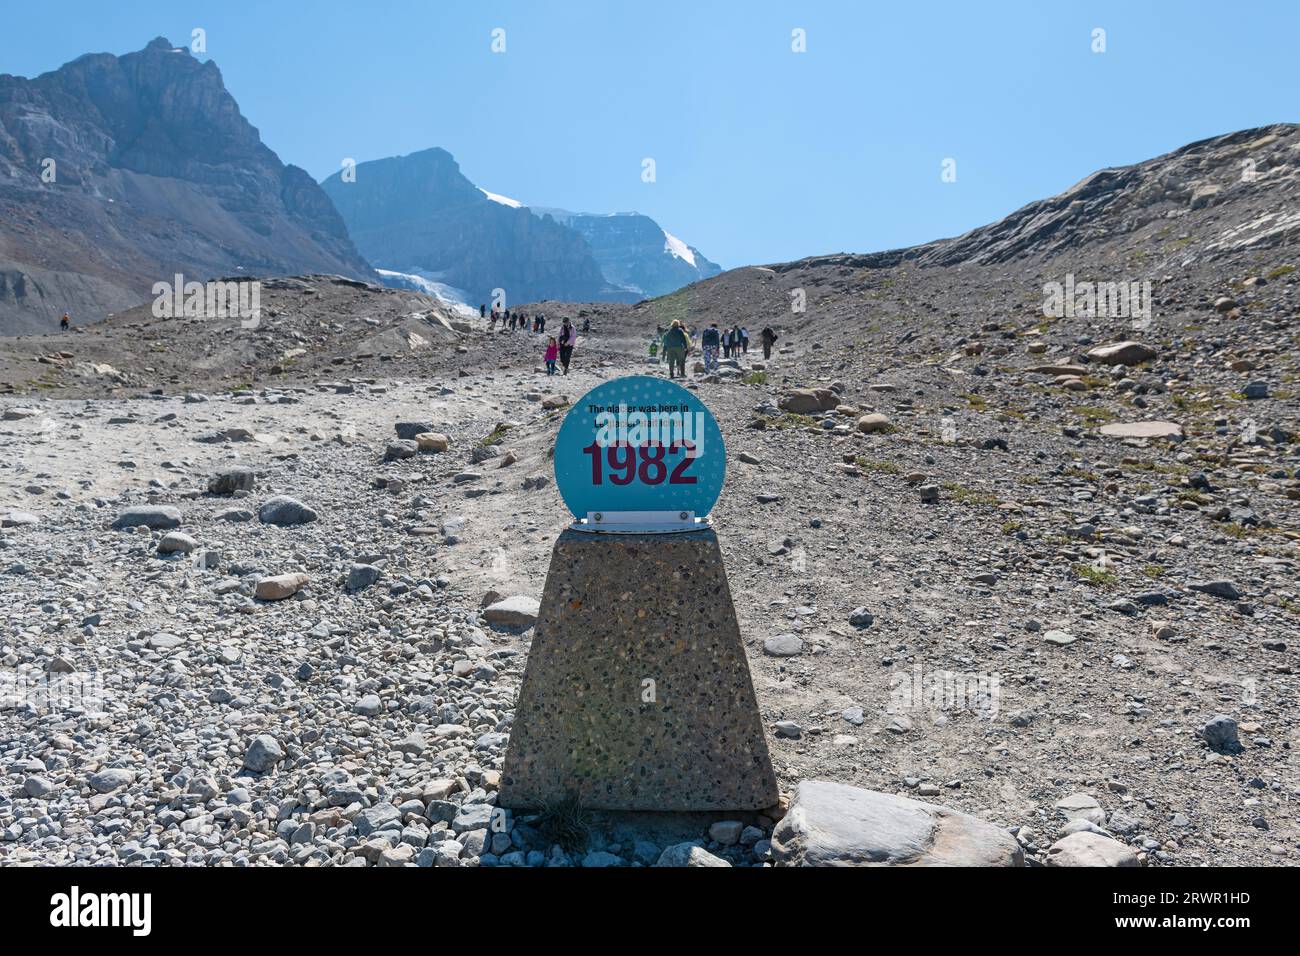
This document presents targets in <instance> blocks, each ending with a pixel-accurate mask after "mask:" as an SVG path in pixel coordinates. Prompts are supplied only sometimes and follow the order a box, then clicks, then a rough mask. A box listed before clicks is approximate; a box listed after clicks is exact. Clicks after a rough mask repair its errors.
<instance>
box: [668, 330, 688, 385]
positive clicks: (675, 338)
mask: <svg viewBox="0 0 1300 956" xmlns="http://www.w3.org/2000/svg"><path fill="white" fill-rule="evenodd" d="M690 345H691V340H690V337H689V336H688V335H687V334H686V330H685V329H684V328H682V324H681V323H680V322H678V321H677V320H676V319H673V324H672V325H671V326H669V328H668V331H667V332H666V333H665V334H664V356H665V357H666V358H667V359H668V377H669V378H672V377H673V369H681V372H682V378H685V377H686V350H687V349H688V348H690Z"/></svg>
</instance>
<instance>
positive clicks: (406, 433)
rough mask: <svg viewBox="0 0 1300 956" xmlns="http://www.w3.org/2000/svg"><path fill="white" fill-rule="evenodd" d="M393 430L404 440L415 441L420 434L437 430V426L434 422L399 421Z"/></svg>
mask: <svg viewBox="0 0 1300 956" xmlns="http://www.w3.org/2000/svg"><path fill="white" fill-rule="evenodd" d="M393 430H394V431H395V432H397V437H398V438H399V439H401V440H402V441H415V440H416V438H418V437H419V436H420V435H424V434H428V433H429V432H434V431H436V430H437V426H435V425H434V424H433V422H398V423H397V424H396V425H394V426H393Z"/></svg>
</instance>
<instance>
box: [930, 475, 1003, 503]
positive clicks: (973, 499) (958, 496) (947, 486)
mask: <svg viewBox="0 0 1300 956" xmlns="http://www.w3.org/2000/svg"><path fill="white" fill-rule="evenodd" d="M943 489H944V491H946V492H948V495H949V496H950V497H951V498H952V500H953V501H959V502H961V503H962V504H964V505H996V504H997V503H998V496H997V495H993V494H990V493H989V492H987V491H977V490H976V489H974V488H967V487H966V486H965V485H959V484H958V483H957V482H955V481H945V482H944V483H943Z"/></svg>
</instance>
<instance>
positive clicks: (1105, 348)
mask: <svg viewBox="0 0 1300 956" xmlns="http://www.w3.org/2000/svg"><path fill="white" fill-rule="evenodd" d="M1158 354H1159V353H1158V352H1157V351H1156V350H1155V349H1153V348H1152V347H1151V346H1149V345H1143V344H1142V343H1141V342H1132V341H1125V342H1115V343H1114V344H1112V345H1099V346H1097V347H1096V348H1094V349H1089V350H1088V358H1090V359H1092V360H1093V361H1094V362H1098V363H1100V364H1102V365H1141V364H1142V363H1143V362H1149V361H1150V360H1151V359H1153V358H1155V357H1156V356H1157V355H1158Z"/></svg>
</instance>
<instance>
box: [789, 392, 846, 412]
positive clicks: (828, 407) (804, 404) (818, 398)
mask: <svg viewBox="0 0 1300 956" xmlns="http://www.w3.org/2000/svg"><path fill="white" fill-rule="evenodd" d="M779 404H780V406H781V408H782V409H783V410H784V411H787V412H793V413H795V414H798V415H810V414H812V413H814V412H829V411H832V410H833V409H835V408H838V407H839V404H840V397H839V395H837V394H835V393H834V392H832V391H831V390H830V389H829V388H794V389H791V390H790V391H788V392H786V393H785V395H783V396H782V397H781V401H780V403H779Z"/></svg>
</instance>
